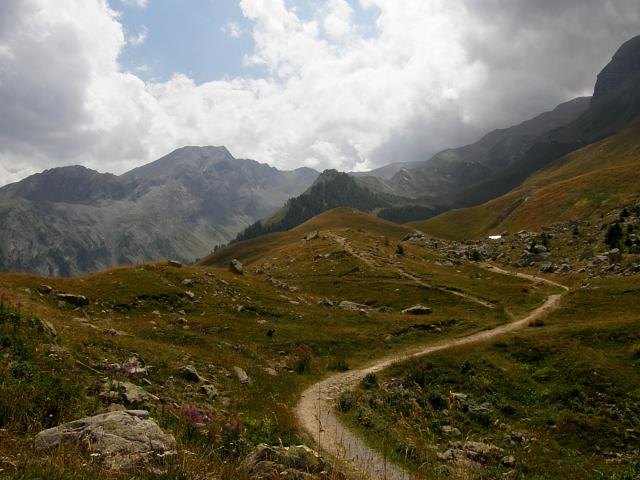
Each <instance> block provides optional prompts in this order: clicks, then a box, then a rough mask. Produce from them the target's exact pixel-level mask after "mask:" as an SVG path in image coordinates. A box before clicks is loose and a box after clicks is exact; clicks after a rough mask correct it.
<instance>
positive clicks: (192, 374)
mask: <svg viewBox="0 0 640 480" xmlns="http://www.w3.org/2000/svg"><path fill="white" fill-rule="evenodd" d="M178 373H179V374H180V376H181V377H182V378H183V379H185V380H186V381H188V382H193V383H199V382H204V381H205V379H204V378H203V377H201V376H200V374H199V373H198V371H197V370H196V367H194V366H193V365H186V366H184V367H181V368H180V369H179V370H178Z"/></svg>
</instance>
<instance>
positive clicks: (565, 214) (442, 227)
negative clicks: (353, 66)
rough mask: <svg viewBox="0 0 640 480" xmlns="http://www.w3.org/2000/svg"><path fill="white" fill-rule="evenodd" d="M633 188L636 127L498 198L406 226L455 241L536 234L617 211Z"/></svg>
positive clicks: (638, 170)
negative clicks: (544, 229) (552, 227)
mask: <svg viewBox="0 0 640 480" xmlns="http://www.w3.org/2000/svg"><path fill="white" fill-rule="evenodd" d="M638 186H640V123H638V124H636V125H635V126H634V127H632V128H629V129H627V130H624V131H623V132H620V133H618V134H616V135H613V136H611V137H608V138H606V139H604V140H601V141H600V142H597V143H594V144H592V145H589V146H587V147H584V148H582V149H580V150H577V151H575V152H573V153H571V154H569V155H567V156H565V157H564V158H562V159H561V160H559V161H557V162H555V163H554V164H553V165H551V166H549V167H547V168H545V169H543V170H541V171H539V172H537V173H535V174H534V175H532V176H531V177H529V178H528V179H527V180H526V181H525V182H524V183H523V184H522V185H521V186H519V187H518V188H516V189H515V190H513V191H511V192H509V193H507V194H505V195H503V196H501V197H498V198H496V199H493V200H491V201H489V202H487V203H485V204H483V205H480V206H476V207H471V208H465V209H458V210H451V211H449V212H446V213H444V214H442V215H439V216H437V217H435V218H431V219H429V220H426V221H422V222H415V223H412V224H411V225H412V226H414V227H415V228H418V229H420V230H422V231H424V232H427V233H429V234H432V235H435V236H438V237H442V238H449V239H456V240H462V239H468V238H482V237H486V236H488V235H499V234H500V233H502V232H503V231H505V230H506V231H508V232H511V233H513V232H517V231H520V230H539V229H540V228H542V227H543V226H549V225H553V224H556V223H562V222H572V221H578V220H582V219H584V218H588V217H590V216H594V215H595V216H599V215H600V214H606V213H607V212H608V211H610V210H611V209H612V208H616V207H620V208H622V207H623V206H625V205H628V204H631V203H633V202H634V201H636V200H638V199H640V190H639V189H638Z"/></svg>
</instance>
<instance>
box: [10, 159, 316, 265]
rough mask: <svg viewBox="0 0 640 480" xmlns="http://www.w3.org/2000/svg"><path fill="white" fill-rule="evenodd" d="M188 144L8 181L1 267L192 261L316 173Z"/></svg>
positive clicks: (269, 210)
mask: <svg viewBox="0 0 640 480" xmlns="http://www.w3.org/2000/svg"><path fill="white" fill-rule="evenodd" d="M317 175H318V173H317V172H316V171H314V170H312V169H309V168H301V169H297V170H294V171H288V172H287V171H280V170H278V169H276V168H273V167H270V166H268V165H265V164H261V163H258V162H256V161H253V160H237V159H235V158H234V157H233V156H232V155H231V154H230V153H229V151H228V150H227V149H226V148H224V147H184V148H180V149H178V150H176V151H174V152H172V153H170V154H169V155H166V156H165V157H162V158H161V159H159V160H157V161H155V162H152V163H150V164H148V165H145V166H142V167H139V168H136V169H134V170H131V171H130V172H127V173H125V174H123V175H120V176H115V175H111V174H104V173H98V172H95V171H93V170H89V169H87V168H84V167H80V166H72V167H62V168H54V169H51V170H47V171H45V172H42V173H39V174H36V175H33V176H31V177H28V178H26V179H24V180H22V181H20V182H18V183H14V184H11V185H7V186H5V187H3V188H0V223H2V225H3V235H2V237H1V238H0V270H4V271H30V272H37V273H41V274H46V275H63V276H68V275H77V274H84V273H89V272H93V271H97V270H100V269H103V268H107V267H110V266H113V265H117V264H131V263H140V262H145V261H150V260H157V259H162V258H175V259H177V260H180V261H182V262H193V261H195V260H196V259H198V258H201V257H203V256H205V255H206V254H208V253H209V252H210V251H211V250H212V249H213V248H214V246H215V245H217V244H222V243H226V242H228V241H229V240H231V239H232V238H233V237H234V236H235V235H236V234H237V233H238V231H240V230H241V229H243V228H245V227H246V226H248V225H250V224H251V223H253V222H255V220H256V219H259V218H262V217H264V216H267V215H270V214H272V213H273V212H274V211H276V210H277V209H278V208H279V207H280V206H281V205H282V204H283V203H284V202H285V201H286V200H287V199H288V198H290V197H292V196H296V195H298V194H300V193H301V192H303V191H304V190H305V189H306V188H307V187H308V186H309V185H310V184H311V183H312V182H313V180H314V179H315V178H316V177H317Z"/></svg>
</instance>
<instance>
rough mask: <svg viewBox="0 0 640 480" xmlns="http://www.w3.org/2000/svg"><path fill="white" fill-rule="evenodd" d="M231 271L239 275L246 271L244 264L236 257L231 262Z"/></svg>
mask: <svg viewBox="0 0 640 480" xmlns="http://www.w3.org/2000/svg"><path fill="white" fill-rule="evenodd" d="M229 271H230V272H232V273H235V274H237V275H242V274H243V273H244V265H242V262H240V260H236V259H235V258H234V259H233V260H231V262H229Z"/></svg>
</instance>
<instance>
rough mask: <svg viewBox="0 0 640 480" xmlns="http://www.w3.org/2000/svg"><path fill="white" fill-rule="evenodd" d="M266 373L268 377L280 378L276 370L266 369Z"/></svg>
mask: <svg viewBox="0 0 640 480" xmlns="http://www.w3.org/2000/svg"><path fill="white" fill-rule="evenodd" d="M264 371H265V372H266V373H267V375H269V376H271V377H277V376H278V372H277V371H276V369H275V368H271V367H266V368H265V369H264Z"/></svg>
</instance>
